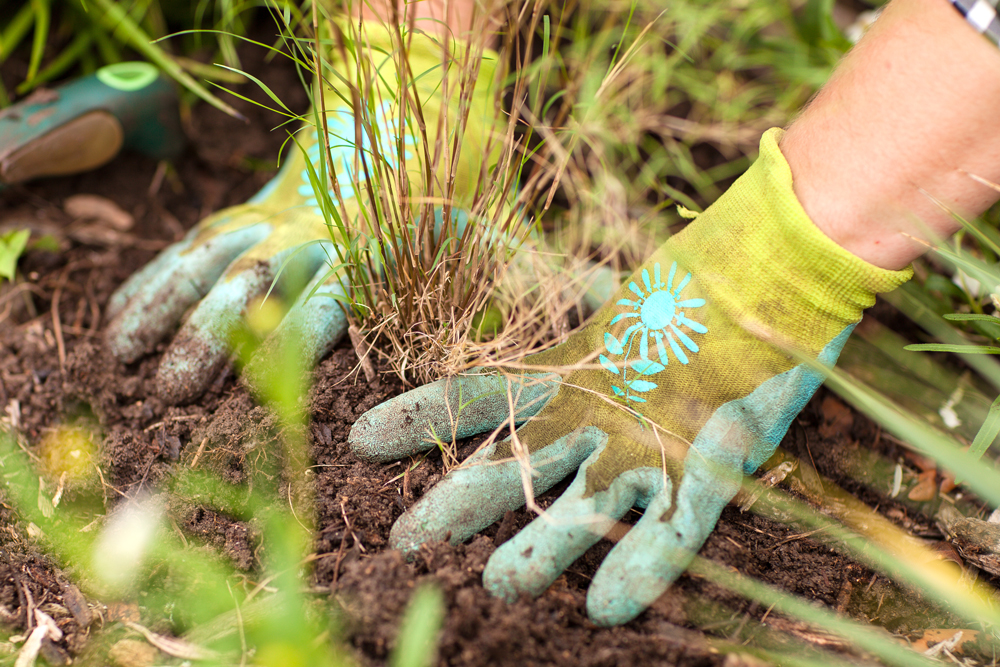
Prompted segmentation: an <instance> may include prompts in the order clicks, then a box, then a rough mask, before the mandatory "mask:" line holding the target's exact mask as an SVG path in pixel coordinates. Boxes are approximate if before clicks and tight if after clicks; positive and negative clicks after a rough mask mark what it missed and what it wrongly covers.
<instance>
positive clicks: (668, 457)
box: [349, 130, 910, 625]
mask: <svg viewBox="0 0 1000 667" xmlns="http://www.w3.org/2000/svg"><path fill="white" fill-rule="evenodd" d="M780 136H781V133H780V131H779V130H772V131H770V132H768V133H767V134H765V135H764V137H763V139H762V141H761V153H760V158H759V159H758V161H757V162H756V163H755V164H754V165H753V167H751V168H750V169H749V171H747V173H746V174H744V176H743V177H742V178H740V179H739V180H738V181H737V182H736V184H734V185H733V187H732V188H730V190H729V191H728V192H727V193H726V194H725V195H724V196H723V197H722V198H721V199H720V200H719V201H718V202H716V203H715V204H714V205H713V206H712V207H711V208H709V209H708V210H707V211H706V212H705V213H703V214H702V215H700V216H699V217H698V219H697V220H695V221H694V222H692V223H691V224H690V225H689V226H688V227H687V229H685V230H684V231H683V232H682V233H680V234H678V235H677V236H675V237H673V238H672V239H671V240H670V241H669V242H667V243H666V244H665V245H664V246H662V247H661V248H659V249H658V250H657V251H656V252H654V253H653V255H652V256H651V257H650V258H649V260H648V261H647V262H646V263H645V264H644V265H643V266H642V267H641V268H640V269H639V270H638V271H637V272H636V273H635V274H633V276H632V278H631V280H629V281H627V283H626V285H625V286H624V287H622V288H621V289H620V290H619V291H618V294H617V295H616V296H615V297H614V298H613V301H612V303H610V304H609V305H607V306H606V307H605V308H603V309H602V310H600V311H599V312H598V313H597V314H596V315H595V316H594V318H593V320H592V321H591V322H590V323H589V324H588V325H587V326H586V327H584V328H583V329H582V330H581V331H579V332H578V333H576V334H574V335H573V336H571V337H570V338H569V340H567V341H566V342H565V343H563V344H562V345H559V346H557V347H554V348H552V349H550V350H548V351H545V352H542V353H539V354H535V355H532V356H530V357H528V358H527V359H526V360H525V364H526V365H527V367H528V369H529V371H530V369H531V367H537V368H538V372H525V371H518V372H510V373H506V374H501V373H487V372H481V373H477V374H470V375H464V376H459V377H455V378H451V379H449V380H442V381H439V382H436V383H433V384H430V385H426V386H424V387H421V388H419V389H416V390H414V391H411V392H408V393H406V394H403V395H402V396H398V397H396V398H394V399H392V400H390V401H388V402H386V403H383V404H382V405H379V406H377V407H376V408H374V409H372V410H370V411H369V412H367V413H366V414H364V415H363V416H362V417H361V418H360V419H359V420H358V422H357V423H356V424H355V425H354V428H353V430H352V431H351V434H350V438H349V440H350V443H351V445H352V447H353V448H354V451H355V452H357V453H358V455H359V456H361V457H363V458H367V459H372V460H378V461H386V460H391V459H397V458H400V457H403V456H407V455H411V454H414V453H416V452H419V451H422V450H425V449H428V448H429V447H430V446H432V444H431V443H430V442H429V438H428V437H427V434H428V433H429V432H434V433H436V434H438V435H443V434H449V435H450V434H451V433H452V432H453V428H454V432H456V433H457V436H458V437H465V436H469V435H472V434H475V433H481V432H485V431H489V430H491V429H496V428H500V431H501V435H500V437H503V436H507V435H509V433H510V430H511V429H512V428H513V427H512V425H511V424H510V422H511V415H512V414H513V415H514V419H513V421H515V422H518V423H520V422H525V421H526V422H527V423H525V424H524V425H523V426H521V427H520V428H519V429H518V430H517V431H516V434H515V437H511V438H508V439H506V440H503V441H502V442H498V443H494V444H492V445H490V446H488V447H486V448H484V449H483V450H481V451H480V452H478V453H477V454H475V455H473V456H472V457H470V459H469V460H468V461H466V462H465V463H464V464H463V465H462V466H461V467H459V468H457V469H455V470H453V471H452V472H450V473H449V474H448V475H447V476H446V477H445V478H444V479H443V480H442V481H441V482H440V483H439V484H438V485H437V486H435V487H434V488H433V489H431V490H430V492H429V493H427V494H426V495H425V496H424V497H423V498H421V499H420V500H419V502H417V503H416V504H415V505H414V506H413V507H412V508H410V509H409V510H408V511H407V512H406V513H405V514H404V515H403V516H402V517H400V519H399V520H398V521H397V522H396V524H395V525H394V526H393V529H392V533H391V543H392V545H393V546H394V547H396V548H399V549H402V550H404V551H408V552H410V551H413V550H415V549H417V548H418V547H419V546H420V545H421V544H422V543H424V542H427V541H430V540H441V539H446V537H447V536H450V539H451V541H452V542H460V541H462V540H465V539H466V538H468V537H469V536H471V535H472V534H474V533H475V532H477V531H480V530H482V529H483V528H485V527H487V526H489V525H490V524H492V523H493V522H495V521H496V520H497V519H499V518H500V517H502V516H503V514H504V513H505V512H506V511H508V510H512V509H516V508H517V507H520V506H522V505H524V503H525V488H526V487H527V486H529V485H530V488H531V491H532V493H533V494H540V493H543V492H544V491H545V490H546V489H549V488H550V487H552V486H553V485H554V484H556V483H557V482H559V481H560V480H561V479H563V478H564V477H566V476H567V475H569V474H571V473H573V472H574V471H577V470H578V471H577V472H576V476H575V478H574V481H573V482H572V484H570V486H569V488H568V489H567V490H566V491H565V492H564V493H563V494H562V495H561V496H560V497H559V499H558V500H556V502H555V503H554V504H553V505H552V506H551V507H550V508H549V509H548V510H547V511H546V512H545V514H544V515H543V516H541V517H539V518H536V519H535V520H534V521H533V522H532V523H531V524H530V525H529V526H527V527H526V528H525V529H524V530H522V531H521V532H520V533H519V534H518V535H516V536H515V537H513V538H512V539H511V540H509V541H508V542H506V543H505V544H503V545H502V546H501V547H500V548H499V549H498V550H497V551H496V553H494V554H493V556H492V557H491V559H490V561H489V563H488V565H487V567H486V571H485V573H484V575H483V580H484V584H485V586H486V587H487V589H488V590H490V591H491V592H492V593H494V594H495V595H498V596H500V597H502V598H505V599H507V600H513V599H515V598H517V596H518V595H520V594H522V593H527V594H530V595H533V596H534V595H539V594H541V593H542V591H544V590H545V589H546V588H547V587H548V586H549V585H550V584H551V583H552V582H553V581H554V580H555V579H556V577H558V576H559V575H560V574H561V573H562V572H563V570H564V569H565V568H566V567H567V566H568V565H570V564H571V563H572V562H573V561H574V560H575V559H577V558H578V557H579V556H580V555H582V554H583V552H584V551H586V550H587V549H588V548H589V547H590V546H591V545H593V544H595V543H596V542H597V541H598V540H599V539H600V538H601V537H602V536H603V535H604V534H606V533H607V531H608V530H609V529H610V528H611V527H612V526H613V525H614V524H615V522H616V521H617V520H618V519H619V518H621V517H622V516H623V515H624V514H625V513H626V512H627V511H628V510H629V508H631V507H633V506H638V507H642V508H645V513H644V515H643V517H642V518H641V519H640V520H639V522H638V523H637V524H636V525H635V526H634V527H633V528H632V529H631V530H630V531H629V532H628V534H627V535H626V536H625V537H624V539H622V540H621V541H620V542H619V543H618V544H617V545H616V546H615V547H614V548H613V549H612V550H611V552H610V554H609V555H608V557H607V558H606V559H605V560H604V563H603V564H602V565H601V567H600V569H599V570H598V572H597V575H596V576H595V577H594V581H593V583H592V584H591V586H590V590H589V593H588V596H587V610H588V613H589V615H590V617H591V618H592V619H593V620H594V621H595V622H597V623H599V624H602V625H615V624H619V623H624V622H626V621H628V620H630V619H632V618H634V617H635V616H636V615H638V614H639V613H640V612H641V611H642V610H643V609H645V608H646V607H647V606H648V605H650V604H651V603H652V602H653V601H654V600H655V599H656V598H657V597H658V596H659V595H661V594H662V593H663V592H664V591H665V590H666V589H667V587H668V586H669V585H670V584H671V582H673V581H674V580H675V579H676V578H677V577H678V576H679V575H680V574H681V573H682V572H683V571H684V569H685V568H686V567H687V565H688V563H689V562H690V561H691V558H692V557H693V556H694V554H695V553H696V552H697V551H698V549H700V548H701V545H702V543H703V542H704V541H705V538H706V537H707V536H708V534H709V533H710V532H711V531H712V529H713V528H714V527H715V523H716V521H717V520H718V518H719V514H720V513H721V512H722V509H723V508H724V507H725V506H726V504H727V503H728V502H729V501H730V499H732V497H733V496H734V495H735V494H736V492H737V490H738V489H739V488H740V484H741V481H742V479H743V476H744V475H747V474H750V473H753V472H754V471H755V470H756V469H757V468H758V466H760V465H761V463H763V462H764V461H765V460H767V459H768V458H769V457H770V456H771V454H772V453H773V452H774V449H775V447H777V445H778V442H779V441H780V440H781V438H782V436H783V435H784V433H785V431H786V430H787V429H788V426H789V424H790V423H791V421H792V419H793V418H794V417H795V416H796V415H797V414H798V413H799V411H800V410H801V409H802V408H803V406H805V404H806V402H807V401H808V400H809V398H810V397H811V396H812V394H813V393H814V392H815V391H816V389H817V388H818V387H819V385H820V383H821V382H822V380H823V376H822V374H821V373H819V372H817V371H815V370H813V369H811V368H810V367H809V366H806V365H800V364H797V363H796V361H795V360H794V359H793V357H792V355H791V354H790V353H789V350H796V351H798V352H801V353H804V354H806V355H808V356H810V357H812V358H814V359H817V360H818V361H819V362H820V363H822V364H824V365H826V366H832V365H833V364H834V363H835V362H836V360H837V356H838V354H839V353H840V350H841V348H842V347H843V345H844V342H845V341H846V340H847V337H848V336H849V335H850V333H851V331H852V329H853V328H854V326H855V324H857V322H858V321H859V320H860V319H861V315H862V311H863V310H864V309H865V308H867V307H869V306H871V305H872V304H873V303H874V296H875V293H876V292H880V291H887V290H891V289H893V288H895V287H896V286H898V285H899V284H901V283H902V282H904V281H905V280H907V279H908V278H909V276H910V272H909V271H898V272H894V271H886V270H883V269H879V268H876V267H874V266H872V265H870V264H867V263H866V262H864V261H862V260H860V259H858V258H857V257H855V256H854V255H851V254H850V253H848V252H847V251H845V250H843V249H842V248H840V247H839V246H838V245H836V244H835V243H834V242H833V241H831V240H830V239H829V238H827V237H826V236H825V235H824V234H823V233H822V232H820V231H819V229H818V228H817V227H816V226H815V225H814V224H813V223H812V222H811V221H810V220H809V218H808V217H807V216H806V214H805V211H804V210H803V209H802V207H801V206H800V205H799V203H798V201H797V200H796V198H795V195H794V193H793V190H792V178H791V172H790V170H789V168H788V165H787V164H786V162H785V160H784V158H783V156H782V155H781V152H780V150H779V149H778V140H779V138H780ZM557 369H566V370H567V371H568V373H566V374H565V375H564V376H563V377H560V376H559V375H556V374H554V373H553V370H557ZM529 418H530V419H529ZM505 424H506V425H505Z"/></svg>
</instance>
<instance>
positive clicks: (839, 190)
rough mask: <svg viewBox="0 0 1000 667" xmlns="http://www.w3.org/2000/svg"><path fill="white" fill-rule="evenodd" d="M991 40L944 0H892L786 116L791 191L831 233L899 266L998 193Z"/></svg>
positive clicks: (998, 59) (876, 260)
mask: <svg viewBox="0 0 1000 667" xmlns="http://www.w3.org/2000/svg"><path fill="white" fill-rule="evenodd" d="M998 110H1000V49H997V48H996V47H994V46H993V45H992V44H990V43H989V42H987V41H986V40H985V39H983V38H982V37H981V36H979V35H978V34H976V32H975V31H974V30H973V29H972V28H971V27H970V26H969V25H967V24H966V23H965V21H964V20H963V19H962V17H961V16H960V15H959V14H958V13H957V12H956V11H955V10H954V9H953V8H952V7H951V6H949V5H948V3H947V2H945V1H944V0H894V1H893V2H892V3H891V4H890V6H889V7H888V8H887V9H886V10H885V12H884V13H883V16H882V17H881V18H880V19H879V20H878V21H877V22H876V24H875V25H874V26H873V27H872V29H871V31H870V32H869V34H868V35H866V36H865V38H864V39H863V40H862V41H861V43H860V44H859V45H858V46H857V47H856V48H855V49H853V50H852V51H851V52H850V53H849V54H848V55H847V56H846V57H845V58H844V61H843V62H842V63H841V64H840V66H839V67H838V68H837V70H836V72H835V73H834V75H833V77H832V78H831V80H830V81H829V82H828V83H827V85H826V86H825V87H824V88H823V90H822V91H821V92H820V93H819V95H818V96H817V97H816V98H815V99H814V100H813V101H812V103H810V105H809V106H808V107H807V108H806V109H805V111H804V112H803V113H802V115H801V116H800V117H799V118H798V119H797V120H796V121H795V122H794V123H793V124H792V125H791V127H790V128H789V129H788V132H787V134H786V135H785V137H784V139H783V141H782V143H781V149H782V152H783V153H784V154H785V156H786V158H787V160H788V163H789V164H790V166H791V168H792V174H793V177H794V181H795V193H796V195H797V196H798V197H799V200H800V201H801V202H802V205H803V206H804V207H805V209H806V212H807V213H809V216H810V217H811V218H812V220H813V221H814V222H815V223H816V225H817V226H819V227H820V229H822V230H823V231H824V232H825V233H826V234H827V235H828V236H830V237H831V238H832V239H833V240H834V241H836V242H837V243H839V244H840V245H841V246H843V247H844V248H846V249H847V250H850V251H851V252H853V253H854V254H856V255H858V256H859V257H861V258H863V259H866V260H868V261H869V262H871V263H873V264H875V265H877V266H881V267H883V268H889V269H898V268H902V267H903V266H905V265H906V264H908V263H909V262H910V261H911V260H913V259H914V258H915V257H917V256H919V255H920V254H921V253H922V252H923V251H924V250H925V249H926V248H925V247H924V246H921V245H920V244H918V243H915V242H914V241H912V240H910V239H908V238H907V237H906V236H904V235H903V233H901V232H904V233H907V234H911V235H913V236H917V237H921V238H926V236H927V229H928V228H929V229H930V230H931V231H933V232H934V233H936V234H938V235H940V236H947V235H949V234H951V233H952V232H954V231H955V230H956V229H957V225H956V223H955V222H954V221H953V219H952V218H951V217H950V216H949V215H948V214H947V213H946V212H944V211H942V210H941V209H940V207H939V206H938V205H937V204H936V203H935V202H934V199H937V200H938V201H940V202H942V203H943V204H945V205H946V206H948V207H949V208H951V209H953V210H955V211H956V212H958V213H961V214H962V215H978V214H980V213H982V212H983V211H984V210H986V209H987V208H988V207H989V206H990V205H991V204H993V202H995V201H996V200H997V199H998V197H1000V194H998V193H997V192H996V191H995V190H992V189H990V188H988V187H986V186H984V185H981V184H979V183H977V182H976V181H974V180H973V179H972V178H970V177H969V175H968V174H970V173H971V174H976V175H978V176H982V177H984V178H986V179H989V180H990V181H992V182H994V183H996V182H1000V130H998V128H997V123H996V121H997V112H998Z"/></svg>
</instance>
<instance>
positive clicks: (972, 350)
mask: <svg viewBox="0 0 1000 667" xmlns="http://www.w3.org/2000/svg"><path fill="white" fill-rule="evenodd" d="M903 349H904V350H909V351H910V352H954V353H956V354H1000V347H995V346H993V345H946V344H944V343H920V344H917V345H907V346H906V347H904V348H903Z"/></svg>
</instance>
